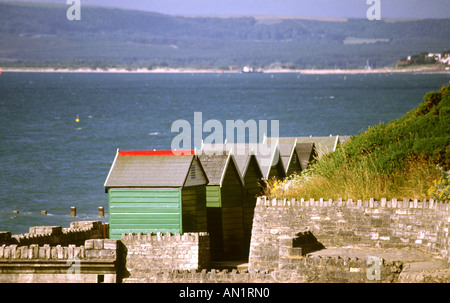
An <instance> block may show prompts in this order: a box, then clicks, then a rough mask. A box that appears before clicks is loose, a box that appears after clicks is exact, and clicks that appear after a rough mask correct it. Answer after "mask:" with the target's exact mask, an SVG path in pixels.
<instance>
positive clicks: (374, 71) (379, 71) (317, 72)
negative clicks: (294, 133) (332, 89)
mask: <svg viewBox="0 0 450 303" xmlns="http://www.w3.org/2000/svg"><path fill="white" fill-rule="evenodd" d="M0 71H1V72H3V73H5V72H22V73H154V74H158V73H185V74H196V73H220V74H221V73H233V74H236V73H241V71H240V70H220V69H192V68H186V69H184V68H156V69H151V70H149V69H146V68H142V69H133V70H130V69H119V68H112V69H88V68H83V69H52V68H34V69H33V68H1V67H0ZM263 73H266V74H276V73H296V74H305V75H328V74H348V75H350V74H386V73H389V74H390V73H432V74H450V70H438V69H436V68H426V67H418V68H408V69H397V68H378V69H370V70H366V69H295V70H293V69H267V70H264V71H263Z"/></svg>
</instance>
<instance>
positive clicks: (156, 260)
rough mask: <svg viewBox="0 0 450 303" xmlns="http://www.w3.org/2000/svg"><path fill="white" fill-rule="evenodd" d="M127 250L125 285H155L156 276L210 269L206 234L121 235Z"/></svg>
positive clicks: (207, 236) (207, 235)
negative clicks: (153, 283) (152, 283)
mask: <svg viewBox="0 0 450 303" xmlns="http://www.w3.org/2000/svg"><path fill="white" fill-rule="evenodd" d="M121 242H122V243H123V244H124V246H125V247H126V271H127V273H126V274H125V279H124V282H156V281H155V279H157V276H158V274H163V273H169V272H172V271H174V270H181V271H183V270H192V271H201V270H202V269H206V268H209V264H210V251H209V249H210V248H209V234H208V233H203V232H202V233H184V234H181V235H180V234H174V235H172V234H170V233H166V234H162V233H157V234H142V233H138V234H129V235H122V238H121Z"/></svg>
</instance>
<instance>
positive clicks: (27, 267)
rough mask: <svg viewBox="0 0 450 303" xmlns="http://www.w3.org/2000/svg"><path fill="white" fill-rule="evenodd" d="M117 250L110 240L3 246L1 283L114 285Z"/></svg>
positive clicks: (114, 242)
mask: <svg viewBox="0 0 450 303" xmlns="http://www.w3.org/2000/svg"><path fill="white" fill-rule="evenodd" d="M119 247H120V245H118V242H117V240H113V239H93V240H87V241H86V242H85V244H84V245H82V246H76V245H68V246H61V245H57V246H50V245H49V244H45V245H43V246H39V245H37V244H32V245H30V246H18V245H17V244H12V245H8V246H7V245H5V244H3V245H2V246H0V283H40V282H45V283H70V282H73V283H85V282H89V283H97V282H110V283H115V282H117V281H118V273H120V271H118V269H119V268H120V266H121V264H120V262H119V261H118V249H119ZM119 279H120V276H119Z"/></svg>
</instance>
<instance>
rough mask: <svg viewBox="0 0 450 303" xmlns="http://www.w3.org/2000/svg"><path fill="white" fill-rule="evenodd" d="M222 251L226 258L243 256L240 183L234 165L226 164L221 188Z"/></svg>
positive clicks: (240, 257)
mask: <svg viewBox="0 0 450 303" xmlns="http://www.w3.org/2000/svg"><path fill="white" fill-rule="evenodd" d="M221 200H222V233H223V253H224V257H225V258H226V259H242V257H243V256H244V252H245V249H244V218H243V217H244V216H243V206H242V183H241V182H240V177H239V173H238V171H237V168H236V167H235V166H234V165H228V167H227V170H226V172H225V176H224V179H223V183H222V189H221Z"/></svg>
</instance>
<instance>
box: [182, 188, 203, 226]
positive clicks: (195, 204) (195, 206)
mask: <svg viewBox="0 0 450 303" xmlns="http://www.w3.org/2000/svg"><path fill="white" fill-rule="evenodd" d="M205 199H206V189H205V186H204V185H199V186H191V187H185V188H183V190H182V214H183V216H182V224H183V232H206V231H207V222H206V221H207V220H206V202H205Z"/></svg>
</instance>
